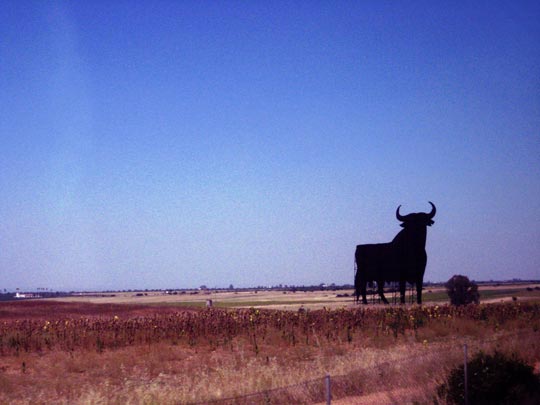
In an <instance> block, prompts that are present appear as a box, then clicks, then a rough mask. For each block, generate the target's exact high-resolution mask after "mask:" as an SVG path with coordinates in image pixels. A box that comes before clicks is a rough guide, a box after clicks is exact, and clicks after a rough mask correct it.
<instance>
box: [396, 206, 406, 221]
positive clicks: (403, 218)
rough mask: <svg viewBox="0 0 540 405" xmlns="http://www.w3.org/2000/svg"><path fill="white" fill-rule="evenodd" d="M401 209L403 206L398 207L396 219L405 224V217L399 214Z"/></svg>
mask: <svg viewBox="0 0 540 405" xmlns="http://www.w3.org/2000/svg"><path fill="white" fill-rule="evenodd" d="M400 207H401V205H400V206H398V207H397V210H396V218H397V219H398V221H401V222H403V221H405V217H404V216H402V215H401V214H400V213H399V208H400Z"/></svg>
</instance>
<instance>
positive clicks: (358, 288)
mask: <svg viewBox="0 0 540 405" xmlns="http://www.w3.org/2000/svg"><path fill="white" fill-rule="evenodd" d="M366 288H367V280H365V279H364V277H362V273H361V272H360V271H357V272H356V277H355V279H354V293H355V294H356V302H358V301H360V295H362V303H363V304H367V298H366Z"/></svg>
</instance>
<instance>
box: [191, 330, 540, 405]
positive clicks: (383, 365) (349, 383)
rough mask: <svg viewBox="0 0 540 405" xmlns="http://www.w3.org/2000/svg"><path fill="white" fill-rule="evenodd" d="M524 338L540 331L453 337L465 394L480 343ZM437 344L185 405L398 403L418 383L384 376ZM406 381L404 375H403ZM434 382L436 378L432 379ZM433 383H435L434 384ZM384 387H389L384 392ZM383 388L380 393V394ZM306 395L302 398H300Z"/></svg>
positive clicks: (428, 357) (433, 356) (432, 354)
mask: <svg viewBox="0 0 540 405" xmlns="http://www.w3.org/2000/svg"><path fill="white" fill-rule="evenodd" d="M518 337H519V338H520V340H521V339H525V338H527V337H534V338H540V332H538V331H537V332H534V331H531V332H522V331H517V332H510V333H505V334H502V335H499V336H497V337H494V338H492V339H482V340H473V339H467V338H463V339H461V341H460V342H458V341H455V342H454V343H453V344H452V345H451V346H450V347H446V348H445V350H447V351H448V350H451V351H452V352H453V354H454V357H455V359H456V362H455V364H454V366H456V365H459V364H461V363H463V365H464V369H465V381H464V396H465V398H467V388H468V384H467V380H468V378H467V372H466V369H467V361H468V359H469V358H470V357H471V355H474V353H476V352H478V351H479V350H482V348H483V347H485V346H486V345H489V344H492V343H500V342H501V341H505V340H508V339H512V338H518ZM439 350H440V348H434V349H432V350H428V351H426V352H425V353H423V354H417V353H415V354H411V355H407V356H402V357H400V358H397V359H393V360H391V361H381V362H376V363H374V364H371V365H368V366H364V367H359V368H357V369H355V370H352V371H350V372H348V373H346V374H340V375H330V374H327V375H326V376H324V377H320V378H315V379H311V380H307V381H302V382H300V383H296V384H291V385H287V386H283V387H277V388H272V389H268V390H262V391H258V392H253V393H249V394H245V395H239V396H234V397H226V398H213V399H206V400H202V401H196V402H187V403H185V404H186V405H203V404H218V405H259V404H267V405H272V404H291V403H294V404H312V403H314V401H313V399H314V398H315V403H320V404H324V403H326V404H330V403H331V401H332V399H340V398H346V397H354V398H355V400H354V403H355V404H364V403H365V404H377V403H381V404H386V403H397V402H400V400H402V399H403V397H405V396H407V395H409V396H410V395H412V394H415V392H416V391H418V386H417V385H413V384H412V383H410V384H409V385H407V384H405V385H404V386H399V387H395V386H390V385H388V384H387V382H385V379H386V378H387V377H388V376H390V375H392V374H395V373H407V364H408V363H409V362H412V361H415V362H418V361H421V362H437V361H438V360H437V359H438V356H439ZM365 380H368V381H374V380H377V381H378V382H379V383H378V384H377V386H376V387H371V389H365V388H364V385H363V384H362V381H365ZM403 380H404V381H407V378H404V379H403ZM435 383H437V381H435ZM435 385H436V384H435ZM384 388H387V389H388V390H387V391H386V392H384ZM381 392H382V395H381ZM302 398H305V399H302Z"/></svg>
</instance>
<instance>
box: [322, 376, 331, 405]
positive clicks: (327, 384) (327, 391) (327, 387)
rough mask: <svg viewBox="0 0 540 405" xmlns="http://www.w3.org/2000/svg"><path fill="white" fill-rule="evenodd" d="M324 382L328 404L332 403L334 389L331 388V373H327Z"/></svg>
mask: <svg viewBox="0 0 540 405" xmlns="http://www.w3.org/2000/svg"><path fill="white" fill-rule="evenodd" d="M324 382H325V385H326V405H330V404H331V403H332V391H331V389H330V374H326V377H325V378H324Z"/></svg>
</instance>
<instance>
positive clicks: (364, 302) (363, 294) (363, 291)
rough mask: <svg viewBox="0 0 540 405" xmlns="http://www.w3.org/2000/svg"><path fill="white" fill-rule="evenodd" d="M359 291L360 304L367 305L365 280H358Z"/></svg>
mask: <svg viewBox="0 0 540 405" xmlns="http://www.w3.org/2000/svg"><path fill="white" fill-rule="evenodd" d="M360 292H361V294H362V304H366V305H367V297H366V295H367V280H362V281H361V282H360Z"/></svg>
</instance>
